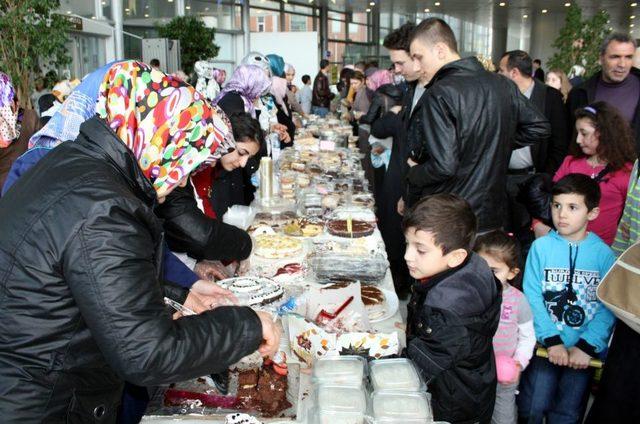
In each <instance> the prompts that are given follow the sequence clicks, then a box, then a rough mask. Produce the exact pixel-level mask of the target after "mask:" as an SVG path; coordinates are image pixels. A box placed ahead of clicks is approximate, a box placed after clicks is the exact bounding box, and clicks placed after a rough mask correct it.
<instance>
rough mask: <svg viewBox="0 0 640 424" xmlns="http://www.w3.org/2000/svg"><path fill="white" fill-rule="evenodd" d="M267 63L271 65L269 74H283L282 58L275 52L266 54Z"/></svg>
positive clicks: (277, 75)
mask: <svg viewBox="0 0 640 424" xmlns="http://www.w3.org/2000/svg"><path fill="white" fill-rule="evenodd" d="M267 59H269V65H270V66H271V75H273V76H274V77H282V76H284V59H283V58H282V56H278V55H277V54H268V55H267Z"/></svg>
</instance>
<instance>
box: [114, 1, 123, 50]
mask: <svg viewBox="0 0 640 424" xmlns="http://www.w3.org/2000/svg"><path fill="white" fill-rule="evenodd" d="M122 13H123V9H122V0H113V1H112V2H111V19H112V20H113V28H114V34H113V35H114V38H115V44H116V46H115V47H116V49H115V50H116V60H121V59H125V57H124V34H123V32H122V31H123V30H122V16H123V15H122Z"/></svg>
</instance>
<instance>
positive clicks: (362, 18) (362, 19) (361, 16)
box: [352, 12, 369, 24]
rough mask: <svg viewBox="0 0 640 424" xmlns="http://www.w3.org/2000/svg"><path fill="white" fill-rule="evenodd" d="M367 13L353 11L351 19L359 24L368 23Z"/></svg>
mask: <svg viewBox="0 0 640 424" xmlns="http://www.w3.org/2000/svg"><path fill="white" fill-rule="evenodd" d="M368 15H369V14H368V13H355V12H354V13H353V14H352V21H353V22H357V23H359V24H366V23H368V21H367V18H368Z"/></svg>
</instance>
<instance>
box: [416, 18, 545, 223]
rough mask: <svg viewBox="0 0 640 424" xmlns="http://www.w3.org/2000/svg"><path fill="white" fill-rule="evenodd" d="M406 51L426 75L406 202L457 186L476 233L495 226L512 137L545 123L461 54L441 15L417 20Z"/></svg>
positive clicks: (513, 90)
mask: <svg viewBox="0 0 640 424" xmlns="http://www.w3.org/2000/svg"><path fill="white" fill-rule="evenodd" d="M411 56H412V57H413V59H414V60H415V61H417V62H419V63H420V65H421V69H422V71H423V72H424V73H425V75H426V76H427V78H428V79H429V80H430V82H429V84H428V85H427V89H426V93H425V95H424V96H423V97H422V99H421V100H420V102H421V103H422V108H421V109H420V111H419V112H418V113H420V114H421V116H422V118H423V119H422V120H421V122H422V126H421V131H420V132H419V133H420V134H419V135H416V136H418V140H419V141H420V142H421V147H422V148H421V149H419V150H418V151H414V153H413V155H411V156H410V158H409V160H408V163H409V166H411V169H410V170H409V173H408V176H407V180H408V186H409V187H408V198H407V199H405V200H406V201H407V202H408V206H411V205H413V204H414V203H416V201H417V200H419V197H422V196H425V195H429V194H435V193H456V194H458V195H460V196H462V197H464V198H465V199H466V200H467V201H468V202H469V203H470V204H471V207H472V209H473V211H474V212H475V214H476V215H477V216H478V224H479V232H486V231H489V230H492V229H496V228H501V227H502V226H503V224H504V221H505V216H504V208H503V207H502V205H504V204H506V185H505V184H506V173H507V165H508V161H509V157H510V155H511V150H512V148H513V147H514V146H512V141H513V140H515V142H516V144H517V145H518V146H526V145H534V144H536V143H538V142H541V141H544V140H545V139H546V138H547V137H549V135H550V125H549V122H548V121H547V120H546V118H545V117H544V116H543V115H542V114H541V113H540V112H539V111H538V110H536V108H535V107H534V106H533V105H531V103H530V102H529V101H528V100H527V99H526V98H525V97H524V96H523V95H522V94H521V93H520V92H519V91H518V88H517V87H516V86H515V84H513V83H512V82H511V81H509V80H508V79H506V78H504V77H502V76H500V75H496V74H493V73H490V72H488V71H485V69H484V68H483V67H482V65H481V64H480V62H479V61H478V60H477V59H476V58H475V57H471V58H466V59H460V56H459V55H458V51H457V43H456V40H455V36H454V35H453V32H452V30H451V28H450V27H449V25H447V24H446V23H445V22H444V21H443V20H441V19H437V18H429V19H425V20H424V21H422V22H421V23H420V25H418V27H417V28H416V31H415V32H414V34H413V36H412V41H411ZM410 144H411V143H410Z"/></svg>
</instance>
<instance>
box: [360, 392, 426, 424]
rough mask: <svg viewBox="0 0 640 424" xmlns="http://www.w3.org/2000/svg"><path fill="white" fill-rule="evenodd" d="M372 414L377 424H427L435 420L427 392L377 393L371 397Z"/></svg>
mask: <svg viewBox="0 0 640 424" xmlns="http://www.w3.org/2000/svg"><path fill="white" fill-rule="evenodd" d="M371 410H372V411H371V412H372V414H373V418H374V419H375V420H376V423H385V424H392V423H393V424H405V423H426V422H431V421H432V420H433V415H432V412H431V405H430V403H429V396H428V395H427V393H425V392H395V391H392V392H390V391H377V392H374V393H373V395H371Z"/></svg>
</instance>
